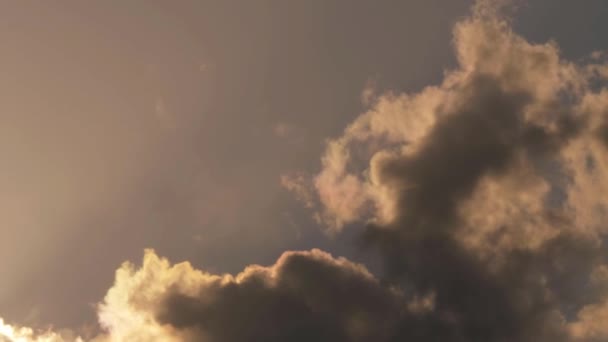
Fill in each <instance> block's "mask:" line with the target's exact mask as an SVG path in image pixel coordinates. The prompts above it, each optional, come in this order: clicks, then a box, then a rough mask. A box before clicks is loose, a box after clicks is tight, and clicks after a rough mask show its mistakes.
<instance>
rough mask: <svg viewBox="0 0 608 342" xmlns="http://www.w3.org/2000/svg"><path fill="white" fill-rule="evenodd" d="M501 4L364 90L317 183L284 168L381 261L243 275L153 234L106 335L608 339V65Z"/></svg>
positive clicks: (305, 257)
mask: <svg viewBox="0 0 608 342" xmlns="http://www.w3.org/2000/svg"><path fill="white" fill-rule="evenodd" d="M500 9H501V7H500V6H498V5H496V2H487V1H482V2H478V3H477V5H476V6H475V7H474V8H473V12H472V14H471V16H470V17H469V18H466V19H464V20H462V21H461V22H459V23H458V24H456V26H455V28H454V46H455V50H456V54H457V57H458V67H457V68H456V69H455V70H451V71H449V72H446V74H445V78H444V80H443V81H442V83H441V84H439V85H437V86H430V87H427V88H425V89H423V90H422V91H420V92H418V93H414V94H393V93H389V94H381V95H372V94H371V93H370V92H366V99H367V100H368V101H369V103H370V104H371V109H370V110H369V111H368V112H366V113H364V114H363V115H361V116H360V117H358V118H357V119H356V120H355V121H354V122H353V123H351V124H350V125H349V126H348V127H347V128H346V129H345V131H344V134H343V135H342V136H340V137H338V138H336V139H334V140H331V141H330V142H329V143H328V145H327V150H326V152H325V154H324V155H323V157H322V169H321V171H320V172H319V174H318V175H316V176H315V177H314V179H313V180H312V182H310V183H309V182H308V181H307V180H306V179H304V177H303V176H302V175H301V174H298V175H297V177H291V178H289V177H286V178H284V179H283V180H282V182H283V184H284V185H285V186H286V187H288V188H290V189H292V190H294V191H296V192H297V195H298V196H299V198H301V199H302V200H303V201H305V203H306V205H307V206H311V207H312V206H315V204H314V203H313V202H314V201H315V200H316V201H317V204H316V207H317V209H319V216H318V218H319V220H320V221H322V222H324V223H325V224H327V226H328V227H329V229H330V230H331V231H332V232H334V233H337V232H339V231H340V230H341V229H343V228H344V227H345V225H347V224H349V223H354V222H358V221H365V222H367V223H368V228H367V230H366V232H365V234H364V236H363V240H364V241H365V246H367V248H370V249H371V250H374V251H377V252H378V253H379V254H380V255H381V256H382V258H383V260H384V266H385V269H384V271H385V272H384V273H383V275H382V277H380V278H377V277H375V276H374V275H372V274H371V273H370V272H369V271H368V270H367V269H366V268H365V267H364V266H362V265H359V264H355V263H353V262H350V261H348V260H346V259H342V258H334V257H332V256H331V255H329V254H327V253H325V252H322V251H320V250H312V251H309V252H286V253H284V254H283V255H282V256H281V257H280V258H279V259H278V260H277V261H276V263H275V264H274V265H271V266H268V267H262V266H250V267H248V268H246V269H245V270H244V271H243V272H242V273H240V274H238V275H236V276H229V275H214V274H210V273H206V272H203V271H198V270H195V269H193V268H192V267H191V266H190V265H189V264H188V263H181V264H177V265H171V264H170V263H169V262H168V261H167V260H165V259H162V258H160V257H158V256H157V255H156V254H155V253H154V252H152V251H147V252H146V254H145V257H144V262H143V265H142V267H141V268H139V269H136V268H135V267H134V266H133V265H132V264H129V263H125V264H124V265H123V266H122V267H121V268H120V269H119V270H118V271H117V273H116V280H115V284H114V285H113V287H112V288H111V289H110V290H109V291H108V293H107V295H106V297H105V299H104V301H103V302H102V303H101V304H99V306H98V314H99V322H100V325H101V327H102V330H103V331H104V333H102V334H101V335H99V336H97V337H95V338H93V341H135V342H137V341H211V342H231V341H332V342H335V341H446V342H460V341H462V342H464V341H487V342H492V341H495V342H499V341H518V342H532V341H540V342H549V341H551V342H555V341H557V342H559V341H575V342H598V341H608V324H606V322H608V262H607V255H606V254H607V249H606V246H605V241H607V240H606V233H607V228H606V224H605V222H606V213H607V212H608V211H607V209H608V207H607V205H608V203H607V201H608V198H606V196H605V195H604V194H605V193H607V192H608V150H607V148H608V139H607V136H608V134H607V133H606V132H608V110H607V108H608V90H606V89H605V88H603V87H600V86H598V84H602V82H603V81H605V79H606V77H607V76H608V64H606V63H604V62H602V54H599V53H598V54H595V55H594V56H593V57H594V58H592V59H590V62H588V63H586V64H581V63H572V62H569V61H566V60H564V59H563V58H562V57H561V56H560V53H559V49H558V47H557V46H556V44H555V43H546V44H532V43H530V42H528V41H526V40H525V39H523V38H522V37H520V36H518V35H517V34H515V33H514V32H513V31H512V30H511V27H510V25H509V22H508V20H507V19H505V18H504V17H503V16H501V15H500ZM308 184H310V186H312V187H313V190H314V193H313V192H312V191H310V190H311V189H310V188H309V187H308ZM315 197H316V198H315ZM2 335H4V336H6V338H8V340H9V341H63V340H66V339H70V338H71V340H74V339H75V337H73V335H72V336H68V335H67V333H62V334H59V333H53V332H47V333H42V334H39V337H36V336H37V335H36V334H35V332H33V331H31V330H29V329H27V328H15V327H12V326H8V325H5V324H4V323H3V322H0V336H2ZM66 336H67V337H66Z"/></svg>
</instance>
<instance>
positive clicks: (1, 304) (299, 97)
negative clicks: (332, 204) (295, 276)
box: [0, 0, 608, 327]
mask: <svg viewBox="0 0 608 342" xmlns="http://www.w3.org/2000/svg"><path fill="white" fill-rule="evenodd" d="M470 5H471V1H461V0H455V1H454V0H450V1H446V0H430V1H429V0H408V1H391V0H387V1H333V0H332V1H262V0H260V1H207V0H203V1H187V0H184V1H131V2H128V3H127V2H124V1H94V2H93V1H89V2H86V3H85V2H82V1H53V2H49V1H6V2H4V3H3V4H2V6H1V8H0V9H1V10H0V22H1V23H2V25H3V29H2V30H0V42H2V53H1V54H0V71H1V74H2V77H3V78H2V80H3V81H2V82H0V139H1V143H0V157H1V158H2V165H3V166H2V170H1V172H0V188H1V189H2V196H0V211H1V212H2V214H1V216H0V217H1V220H2V222H1V225H0V236H1V239H0V274H2V278H3V280H2V282H1V284H0V316H1V317H4V318H5V319H8V320H10V321H16V322H20V323H23V324H30V325H37V324H54V325H56V326H60V327H77V326H79V325H81V324H84V323H87V322H89V323H91V322H94V321H95V312H94V309H93V307H92V304H94V303H96V302H98V301H99V300H100V299H101V298H102V297H103V295H104V294H105V291H106V290H107V289H108V288H109V286H110V285H111V284H112V281H113V278H114V271H115V270H116V268H117V267H118V266H119V265H120V263H121V262H123V261H124V260H139V259H140V258H141V255H142V253H143V249H144V248H147V247H151V248H154V249H155V250H156V251H157V252H158V254H159V255H163V256H167V257H168V258H169V259H171V260H173V261H181V260H189V261H190V262H192V263H193V264H194V265H195V266H197V267H204V268H205V269H207V270H211V271H214V272H235V271H238V270H240V269H242V267H243V266H245V265H247V264H250V263H271V262H272V261H273V260H274V259H276V257H277V256H278V255H279V254H280V253H281V252H282V251H284V250H290V249H310V248H313V247H321V248H323V249H326V250H329V251H333V252H335V253H337V254H343V255H347V256H349V257H352V258H354V259H355V260H358V259H361V258H363V257H362V256H361V255H360V254H358V252H357V251H356V249H357V248H356V247H354V246H353V245H352V244H351V240H352V239H353V236H351V235H354V234H350V233H345V234H343V235H340V236H338V237H335V238H334V239H330V238H328V237H327V236H325V235H324V234H323V233H322V232H321V231H320V227H319V226H318V225H317V224H316V223H315V222H314V221H313V220H312V218H311V214H310V212H308V211H307V210H306V209H305V208H303V207H302V205H301V204H300V203H298V202H297V201H296V200H295V199H293V196H292V195H291V194H289V193H288V192H286V191H285V189H283V188H281V186H280V183H279V178H280V176H281V175H282V174H284V173H286V172H290V171H294V170H303V171H306V172H317V171H318V169H319V167H320V166H319V157H320V155H321V154H322V151H323V149H324V141H325V139H327V138H330V137H333V136H337V135H339V134H340V133H341V131H342V130H343V128H344V127H345V125H346V124H347V123H349V122H351V121H352V120H353V118H355V117H356V116H357V115H358V114H360V113H361V112H362V111H363V110H364V107H363V106H362V104H361V93H362V91H363V89H364V88H365V87H366V85H367V84H370V82H371V83H372V84H374V85H375V87H376V88H377V89H378V90H379V91H380V92H383V91H386V90H396V91H414V90H419V89H421V88H422V87H424V86H426V85H429V84H435V83H437V82H439V81H440V80H441V79H442V75H443V72H444V70H445V69H447V68H449V67H452V66H454V64H455V57H454V55H453V52H452V43H451V39H452V36H451V30H452V26H453V24H454V23H455V22H456V21H457V20H459V19H461V18H462V17H463V16H464V15H466V14H467V11H468V9H469V7H470ZM607 17H608V3H607V2H606V1H603V0H587V1H575V0H559V1H556V0H534V1H528V3H527V4H524V5H523V6H522V7H521V8H520V9H519V10H518V12H517V15H516V16H515V20H514V28H515V30H516V31H517V32H519V33H521V34H522V35H523V36H524V37H526V38H528V39H530V40H531V41H533V42H543V41H546V40H548V39H555V40H556V41H557V42H558V43H559V45H560V48H561V50H562V51H563V54H564V55H565V56H567V57H568V58H569V59H573V60H576V59H579V58H583V57H586V56H588V55H589V54H590V53H591V52H592V51H594V50H602V49H607V48H608V40H606V39H605V32H608V24H607V23H606V20H605V18H607ZM7 279H8V281H7Z"/></svg>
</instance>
